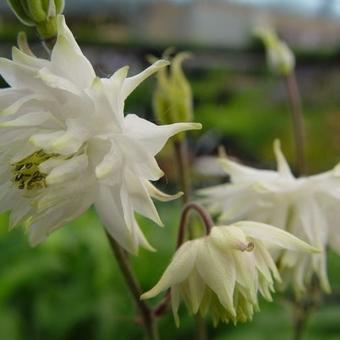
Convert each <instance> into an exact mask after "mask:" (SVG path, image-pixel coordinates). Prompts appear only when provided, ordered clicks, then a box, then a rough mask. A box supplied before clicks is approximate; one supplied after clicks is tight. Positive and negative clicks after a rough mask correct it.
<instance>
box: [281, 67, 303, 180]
mask: <svg viewBox="0 0 340 340" xmlns="http://www.w3.org/2000/svg"><path fill="white" fill-rule="evenodd" d="M285 82H286V86H287V92H288V97H289V101H290V106H291V111H292V118H293V130H294V141H295V152H296V170H297V174H298V175H302V174H305V173H306V162H305V138H306V134H305V124H304V118H303V111H302V105H301V96H300V91H299V87H298V84H297V81H296V77H295V73H294V72H292V73H290V74H289V75H287V76H286V77H285Z"/></svg>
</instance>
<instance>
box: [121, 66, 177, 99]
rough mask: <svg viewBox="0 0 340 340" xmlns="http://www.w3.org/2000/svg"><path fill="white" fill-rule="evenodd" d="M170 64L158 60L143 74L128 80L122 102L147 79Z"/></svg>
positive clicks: (125, 82)
mask: <svg viewBox="0 0 340 340" xmlns="http://www.w3.org/2000/svg"><path fill="white" fill-rule="evenodd" d="M169 64H170V63H169V62H168V61H167V60H157V61H156V62H155V63H153V64H152V65H151V66H149V67H148V68H147V69H145V70H144V71H142V72H141V73H139V74H137V75H135V76H133V77H129V78H126V80H125V81H124V85H123V89H122V96H123V97H122V100H125V99H126V98H127V97H128V96H129V95H130V93H131V92H133V90H134V89H135V88H136V87H137V86H138V85H139V84H140V83H141V82H143V81H144V80H145V79H146V78H148V77H150V76H151V75H152V74H153V73H155V72H157V71H158V70H159V69H161V68H162V67H165V66H168V65H169Z"/></svg>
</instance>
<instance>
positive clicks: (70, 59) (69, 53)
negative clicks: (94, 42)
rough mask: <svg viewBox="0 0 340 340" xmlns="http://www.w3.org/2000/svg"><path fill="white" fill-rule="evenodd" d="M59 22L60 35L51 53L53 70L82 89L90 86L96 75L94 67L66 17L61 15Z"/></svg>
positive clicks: (58, 18)
mask: <svg viewBox="0 0 340 340" xmlns="http://www.w3.org/2000/svg"><path fill="white" fill-rule="evenodd" d="M57 22H58V37H57V42H56V44H55V45H54V47H53V50H52V55H51V62H52V67H53V71H55V72H56V73H57V74H58V75H60V76H61V77H64V78H66V79H68V80H69V81H71V82H72V83H73V84H75V85H76V86H77V87H79V88H81V89H85V88H88V87H90V86H91V84H92V82H93V80H94V78H95V76H96V75H95V72H94V70H93V67H92V65H91V63H90V62H89V61H88V60H87V59H86V57H85V56H84V55H83V53H82V52H81V49H80V48H79V46H78V44H77V42H76V40H75V39H74V36H73V34H72V32H71V31H70V30H69V28H68V27H67V25H66V23H65V17H64V16H62V15H59V16H58V17H57Z"/></svg>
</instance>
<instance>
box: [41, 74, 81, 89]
mask: <svg viewBox="0 0 340 340" xmlns="http://www.w3.org/2000/svg"><path fill="white" fill-rule="evenodd" d="M37 78H38V79H41V80H42V81H43V82H44V84H46V85H47V86H48V87H51V88H53V89H58V90H63V91H67V92H69V93H72V94H74V95H81V91H80V90H79V89H78V88H77V87H76V86H75V85H74V84H73V83H72V82H71V81H70V80H68V79H67V78H63V77H60V76H57V75H55V74H54V73H52V72H51V71H50V70H49V69H47V68H42V69H41V70H40V71H38V73H37Z"/></svg>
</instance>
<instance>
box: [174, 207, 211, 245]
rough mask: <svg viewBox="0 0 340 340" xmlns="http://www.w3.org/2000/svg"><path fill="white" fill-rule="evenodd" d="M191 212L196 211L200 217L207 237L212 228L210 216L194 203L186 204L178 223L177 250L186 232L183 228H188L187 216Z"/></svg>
mask: <svg viewBox="0 0 340 340" xmlns="http://www.w3.org/2000/svg"><path fill="white" fill-rule="evenodd" d="M191 210H194V211H196V212H197V213H198V214H199V216H200V217H201V219H202V221H203V224H204V227H205V230H206V234H207V235H209V233H210V230H211V228H212V227H213V226H214V222H213V220H212V219H211V217H210V215H209V214H208V213H207V212H206V211H205V209H204V208H203V207H201V206H200V205H199V204H197V203H194V202H190V203H187V204H186V205H185V206H184V208H183V210H182V215H181V220H180V222H179V228H178V237H177V248H179V247H180V246H181V244H182V243H183V242H184V239H185V231H186V229H185V228H186V227H187V226H188V223H187V222H188V216H189V213H190V212H191Z"/></svg>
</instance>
